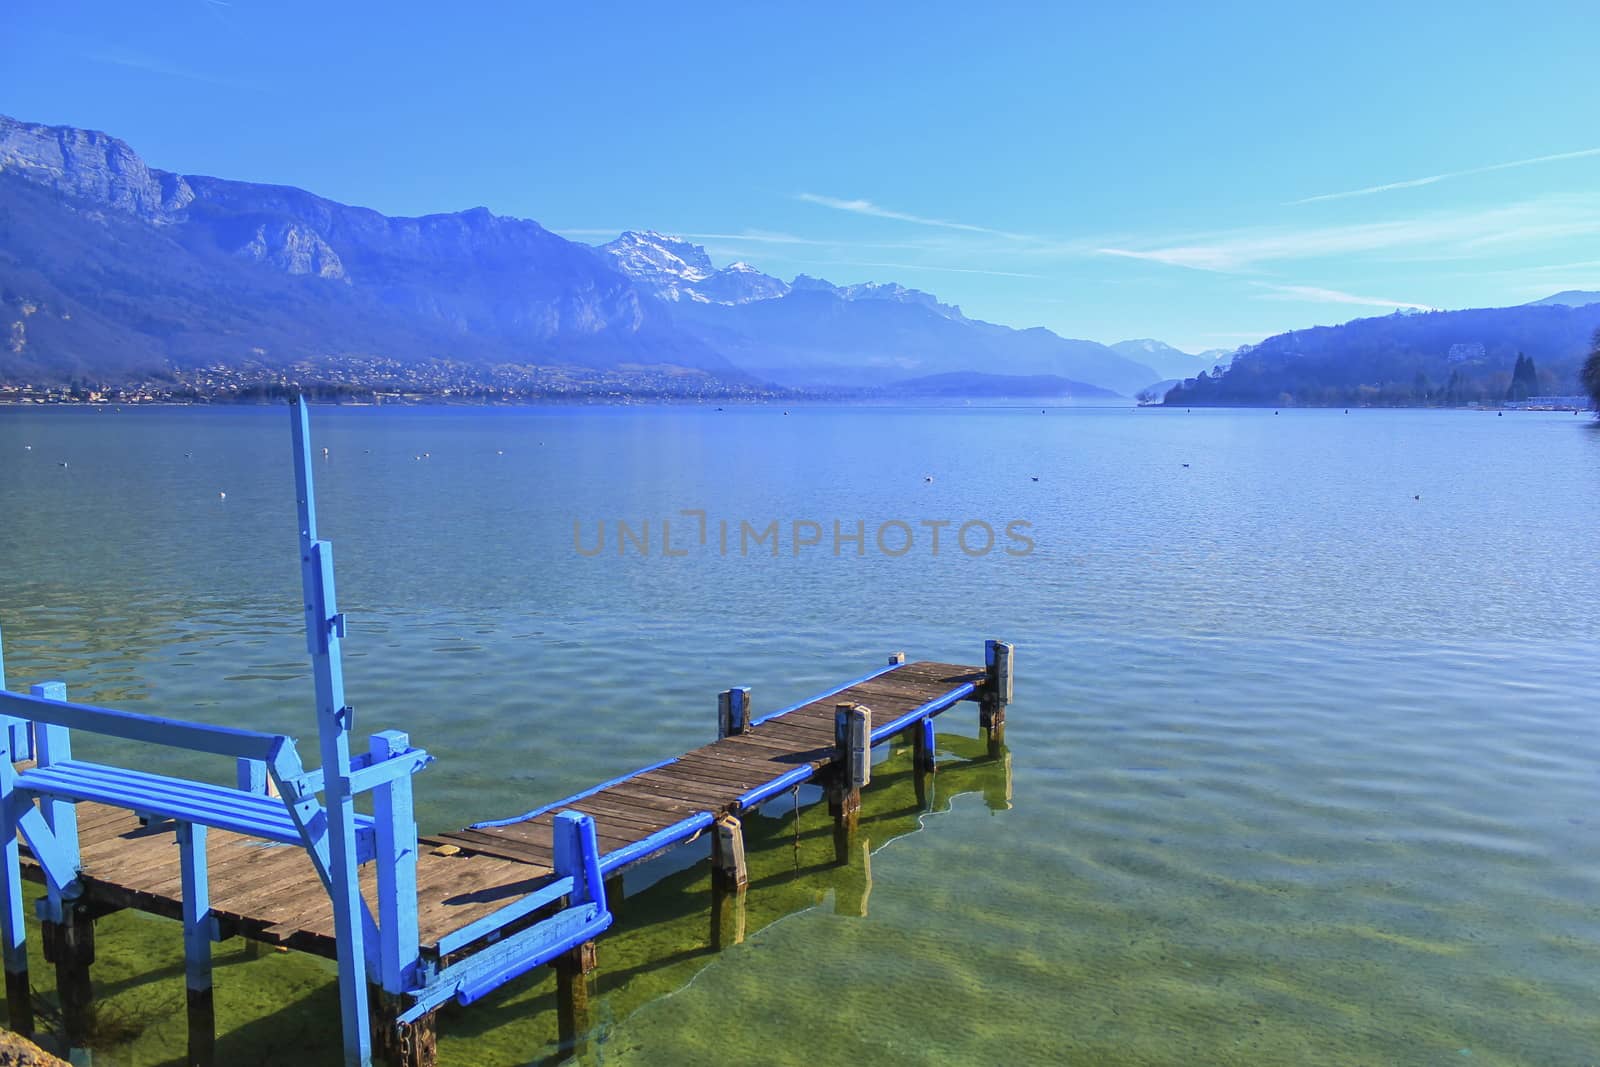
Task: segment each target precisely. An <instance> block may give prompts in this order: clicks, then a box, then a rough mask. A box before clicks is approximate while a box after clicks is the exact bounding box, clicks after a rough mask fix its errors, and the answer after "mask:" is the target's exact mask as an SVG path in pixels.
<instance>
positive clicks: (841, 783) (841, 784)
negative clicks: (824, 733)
mask: <svg viewBox="0 0 1600 1067" xmlns="http://www.w3.org/2000/svg"><path fill="white" fill-rule="evenodd" d="M833 743H834V746H835V748H836V749H837V760H838V765H837V767H836V768H835V774H834V781H833V784H832V786H831V788H830V789H829V790H828V812H829V814H831V815H832V816H833V850H834V860H835V862H837V863H839V864H841V865H843V864H845V863H848V862H849V861H850V841H851V838H853V837H854V836H855V832H856V826H857V824H858V823H859V821H860V818H861V787H862V786H864V785H867V784H868V783H869V782H871V781H872V711H871V709H869V708H867V707H866V706H864V705H862V704H852V703H842V704H836V705H835V706H834V716H833Z"/></svg>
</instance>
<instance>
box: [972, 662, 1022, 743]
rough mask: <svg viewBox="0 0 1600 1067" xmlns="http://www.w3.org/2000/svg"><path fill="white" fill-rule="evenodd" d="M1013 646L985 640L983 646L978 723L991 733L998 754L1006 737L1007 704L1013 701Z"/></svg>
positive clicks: (990, 741) (990, 737) (990, 736)
mask: <svg viewBox="0 0 1600 1067" xmlns="http://www.w3.org/2000/svg"><path fill="white" fill-rule="evenodd" d="M1014 651H1015V650H1014V649H1013V647H1012V646H1011V645H1008V644H1007V643H1006V642H1004V641H986V642H984V647H983V663H984V674H985V678H984V692H983V699H982V700H981V701H980V702H979V704H978V725H979V726H981V727H983V729H984V732H985V733H986V734H987V735H988V741H989V752H990V754H991V755H995V754H996V753H997V752H998V750H999V747H1000V746H1001V745H1002V744H1004V742H1005V736H1006V705H1008V704H1010V703H1011V668H1012V661H1013V653H1014Z"/></svg>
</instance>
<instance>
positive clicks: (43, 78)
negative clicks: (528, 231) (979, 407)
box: [0, 0, 1600, 350]
mask: <svg viewBox="0 0 1600 1067" xmlns="http://www.w3.org/2000/svg"><path fill="white" fill-rule="evenodd" d="M1492 6H1493V5H1488V4H1466V5H1463V4H1433V5H1429V4H1392V3H1391V4H1381V5H1380V4H1370V5H1369V4H1361V3H1340V4H1337V5H1321V9H1320V10H1312V9H1311V8H1310V6H1309V5H1286V4H1281V3H1278V4H1244V5H1233V4H1204V5H1202V4H1189V3H1185V4H1139V3H1118V4H1115V5H1112V4H1103V5H1094V6H1080V5H1069V4H1039V5H1010V4H984V5H976V4H937V3H935V4H918V5H911V4H897V5H879V6H876V7H875V9H871V10H869V8H873V5H827V4H803V5H796V4H785V5H767V4H744V5H717V4H710V5H691V6H683V5H672V6H668V5H644V4H640V5H610V4H571V5H556V4H548V3H525V4H507V5H493V4H473V5H439V4H428V5H421V4H417V5H406V4H395V5H387V6H386V5H379V4H361V5H355V4H352V5H335V4H316V5H312V4H299V3H287V2H280V3H266V2H261V0H184V2H176V0H150V2H147V3H143V4H126V3H120V4H99V3H60V2H48V3H47V2H41V0H10V2H9V3H7V4H6V5H5V8H4V11H3V13H0V112H4V113H6V114H10V115H12V116H14V117H17V118H21V119H25V120H31V121H39V122H48V123H66V124H72V125H79V126H87V127H92V128H97V129H103V130H106V131H108V132H111V133H114V134H116V135H118V136H120V137H123V138H125V139H126V140H128V141H129V142H131V143H132V144H133V146H134V147H135V148H136V149H137V150H138V151H139V152H140V153H141V154H142V155H144V157H145V158H146V159H147V160H148V161H150V162H151V163H152V164H153V165H156V166H160V167H164V168H167V169H171V170H178V171H182V172H186V173H209V174H218V175H223V176H227V177H234V178H241V179H246V180H252V181H265V182H279V183H286V184H292V185H298V186H303V187H305V188H308V189H311V190H313V191H315V192H318V193H321V194H323V195H326V196H330V197H332V198H334V199H337V200H341V201H345V202H349V203H356V204H363V205H367V206H370V207H374V208H377V209H379V210H381V211H385V212H388V213H391V214H425V213H429V212H435V211H450V210H458V209H462V208H468V207H473V206H477V205H484V206H487V207H489V208H490V209H492V210H494V211H496V212H498V213H501V214H508V215H517V216H522V217H526V218H532V219H536V220H538V221H539V222H541V223H543V224H544V225H546V226H548V227H550V228H551V229H553V230H556V231H558V232H560V233H563V234H565V235H567V236H570V237H573V238H575V239H579V240H586V241H601V240H604V239H605V238H607V237H609V236H611V235H613V234H615V233H616V232H617V231H619V230H621V229H624V228H633V229H645V228H653V229H658V230H662V231H665V232H673V233H682V234H685V235H691V236H693V237H694V239H695V240H697V241H699V242H700V243H702V244H705V245H706V246H707V247H708V248H709V249H710V251H711V253H712V255H713V258H715V259H717V260H718V261H719V262H725V261H729V260H732V259H744V260H746V261H748V262H751V263H754V264H755V265H757V266H759V267H761V268H763V269H765V270H767V271H768V272H770V273H774V274H778V275H781V276H783V277H791V276H793V275H794V274H795V273H798V272H805V273H809V274H814V275H820V276H822V277H826V278H828V279H830V280H832V281H835V282H839V283H846V282H855V281H866V280H877V281H886V280H895V281H900V282H902V283H904V284H907V285H911V286H915V287H918V288H923V289H927V290H929V291H932V292H935V293H937V294H939V295H940V296H941V297H942V298H944V299H946V300H948V301H952V302H955V303H959V304H961V305H962V307H963V308H964V309H965V310H966V311H967V313H968V314H970V315H974V316H978V317H982V318H987V319H990V320H992V321H996V322H1003V323H1006V324H1008V325H1014V326H1028V325H1044V326H1048V327H1050V328H1052V329H1054V330H1056V331H1057V332H1060V333H1062V334H1065V335H1067V336H1073V337H1087V338H1092V339H1095V340H1101V341H1115V340H1119V339H1122V338H1125V337H1157V338H1161V339H1163V340H1166V341H1168V342H1170V343H1173V344H1176V345H1179V346H1180V347H1185V348H1188V349H1190V350H1199V349H1206V348H1232V347H1234V346H1236V345H1238V344H1240V343H1245V342H1250V341H1255V340H1259V339H1260V338H1261V337H1263V336H1266V335H1268V334H1271V333H1275V332H1279V331H1281V330H1285V329H1290V328H1294V327H1299V326H1306V325H1312V324H1317V323H1331V322H1340V321H1344V320H1347V319H1350V318H1355V317H1359V316H1363V315H1369V314H1383V313H1387V312H1388V311H1392V310H1394V308H1396V307H1398V306H1404V305H1415V306H1428V307H1470V306H1487V305H1499V304H1509V303H1520V302H1523V301H1526V300H1530V299H1534V298H1537V297H1539V296H1543V295H1546V294H1548V293H1552V292H1555V291H1557V290H1560V289H1566V288H1590V289H1600V121H1596V119H1597V116H1600V48H1597V47H1596V45H1595V39H1594V32H1593V29H1594V17H1593V16H1594V12H1593V8H1592V4H1579V3H1571V4H1540V3H1535V2H1528V3H1521V4H1517V5H1515V6H1509V5H1508V6H1503V7H1501V8H1500V9H1499V10H1491V7H1492ZM358 8H359V10H358Z"/></svg>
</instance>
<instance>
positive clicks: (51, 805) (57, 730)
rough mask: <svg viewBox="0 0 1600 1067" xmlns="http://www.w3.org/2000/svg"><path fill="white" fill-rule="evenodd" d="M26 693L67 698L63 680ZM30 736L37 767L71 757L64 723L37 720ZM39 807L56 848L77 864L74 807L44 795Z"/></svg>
mask: <svg viewBox="0 0 1600 1067" xmlns="http://www.w3.org/2000/svg"><path fill="white" fill-rule="evenodd" d="M29 692H30V693H31V694H32V695H33V696H36V697H39V698H40V699H42V700H60V701H65V700H66V699H67V685H66V683H65V682H42V683H40V684H39V685H36V686H33V687H32V688H31V689H30V690H29ZM34 738H35V740H36V742H37V744H38V749H39V752H38V756H39V766H41V767H51V766H54V765H55V764H57V763H65V762H67V761H68V760H70V759H71V758H72V732H71V731H70V730H68V729H67V728H66V727H65V726H58V725H56V724H55V723H45V722H42V723H39V724H38V726H37V727H35V730H34ZM39 808H40V810H41V811H42V812H43V813H44V823H45V825H46V826H48V827H50V832H51V833H52V834H54V835H55V838H56V845H57V847H58V848H59V849H60V850H61V851H62V852H63V853H65V854H66V855H67V856H69V857H71V860H72V866H73V867H74V868H76V867H77V866H78V864H79V859H78V806H77V805H76V804H73V803H71V802H70V801H66V800H52V799H50V798H48V797H46V798H44V799H42V800H41V801H40V802H39Z"/></svg>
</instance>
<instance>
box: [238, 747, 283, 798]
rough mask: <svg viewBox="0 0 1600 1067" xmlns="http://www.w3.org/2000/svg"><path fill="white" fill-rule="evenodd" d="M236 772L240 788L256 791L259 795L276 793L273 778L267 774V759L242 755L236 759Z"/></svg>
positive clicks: (264, 795)
mask: <svg viewBox="0 0 1600 1067" xmlns="http://www.w3.org/2000/svg"><path fill="white" fill-rule="evenodd" d="M234 774H235V776H236V777H237V779H238V784H239V788H240V789H241V790H243V791H244V792H246V793H254V794H255V795H256V796H258V797H270V796H274V795H275V790H274V789H273V788H272V779H271V778H270V777H268V776H267V763H266V760H258V759H246V758H244V757H243V756H241V757H239V759H238V760H237V761H235V765H234Z"/></svg>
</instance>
